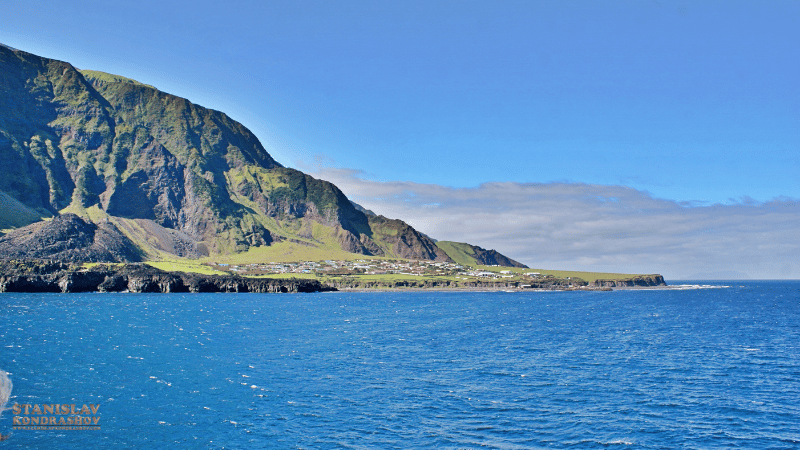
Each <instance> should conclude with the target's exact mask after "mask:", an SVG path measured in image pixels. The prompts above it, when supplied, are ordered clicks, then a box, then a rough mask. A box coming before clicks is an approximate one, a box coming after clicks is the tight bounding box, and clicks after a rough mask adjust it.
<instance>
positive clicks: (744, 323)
mask: <svg viewBox="0 0 800 450" xmlns="http://www.w3.org/2000/svg"><path fill="white" fill-rule="evenodd" d="M704 283H710V284H713V285H715V287H713V288H705V289H686V290H629V291H614V292H526V293H505V292H497V293H481V292H392V293H324V294H298V295H293V294H269V295H263V294H153V295H150V294H65V295H60V294H44V295H43V294H0V369H3V370H5V371H7V372H9V373H10V378H11V380H12V381H13V383H14V388H13V391H12V398H11V401H10V404H9V407H10V406H11V405H12V404H13V403H18V404H76V405H77V408H78V409H80V408H81V406H82V405H83V404H93V405H100V406H99V409H98V410H97V413H96V414H95V415H94V417H98V416H99V426H100V429H99V430H35V431H34V430H13V429H12V420H13V417H14V414H13V411H10V410H8V411H5V412H4V413H3V414H2V416H1V417H0V434H4V435H7V434H10V435H11V436H10V437H9V438H8V439H7V440H6V441H3V442H0V449H3V448H47V449H52V448H58V449H73V448H74V449H85V448H137V449H138V448H141V449H160V448H198V449H205V448H212V449H217V448H230V449H250V448H253V449H260V448H266V449H273V448H274V449H295V448H299V449H334V448H337V449H338V448H342V449H393V448H397V449H426V448H430V449H479V448H480V449H537V448H643V449H672V448H686V449H689V448H696V449H712V448H746V449H762V448H763V449H784V448H800V282H798V281H788V282H787V281H766V282H759V281H729V282H724V283H713V282H704ZM671 284H672V283H671ZM721 286H728V287H721Z"/></svg>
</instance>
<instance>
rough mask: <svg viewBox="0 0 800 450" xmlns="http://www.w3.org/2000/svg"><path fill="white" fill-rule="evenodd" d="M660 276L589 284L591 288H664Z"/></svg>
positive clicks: (597, 281) (664, 283) (662, 278)
mask: <svg viewBox="0 0 800 450" xmlns="http://www.w3.org/2000/svg"><path fill="white" fill-rule="evenodd" d="M666 285H667V283H666V282H665V281H664V277H663V276H661V275H644V276H639V277H634V278H629V279H624V280H595V281H593V282H592V283H590V284H589V286H592V287H609V288H613V287H653V286H666Z"/></svg>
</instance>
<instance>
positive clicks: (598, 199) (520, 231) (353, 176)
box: [314, 168, 800, 279]
mask: <svg viewBox="0 0 800 450" xmlns="http://www.w3.org/2000/svg"><path fill="white" fill-rule="evenodd" d="M314 175H315V176H317V177H319V178H321V179H324V180H328V181H331V182H333V183H334V184H336V185H337V186H339V188H340V189H342V191H344V193H345V194H347V196H348V197H349V198H351V199H352V200H353V201H355V202H357V203H359V204H361V205H362V206H364V207H366V208H368V209H372V210H373V211H375V212H376V213H378V214H382V215H384V216H387V217H391V218H399V219H403V220H405V221H406V222H408V223H409V224H411V225H412V226H414V227H415V228H417V229H419V230H420V231H423V232H425V233H427V234H429V235H430V236H433V237H434V238H436V239H440V240H453V241H460V242H469V243H471V244H475V245H480V246H482V247H486V248H494V249H497V250H498V251H500V252H501V253H504V254H506V255H507V256H509V257H511V258H514V259H517V260H519V261H522V262H524V263H526V264H528V265H529V266H531V267H539V268H569V269H577V270H589V271H613V272H626V273H631V272H633V273H641V272H648V273H650V272H658V273H661V274H663V275H664V276H665V277H666V278H667V279H670V278H672V279H679V278H687V277H692V276H693V275H695V274H717V275H719V276H721V277H725V276H726V275H727V276H729V277H736V276H749V277H752V278H800V233H798V230H800V203H798V201H797V200H796V199H790V198H779V199H775V200H773V201H770V202H766V203H758V202H755V201H752V200H751V199H747V198H744V199H740V200H738V201H736V202H735V203H730V204H725V205H719V204H716V205H706V206H696V205H694V206H693V205H691V204H690V203H678V202H675V201H671V200H663V199H656V198H653V197H652V196H651V195H650V194H648V193H647V192H643V191H639V190H636V189H632V188H628V187H624V186H600V185H587V184H569V183H548V184H521V183H505V182H503V183H486V184H482V185H480V186H478V187H475V188H451V187H446V186H439V185H434V184H419V183H411V182H378V181H370V180H367V179H364V178H363V174H362V173H361V172H359V171H355V170H348V169H332V168H321V169H317V170H316V172H315V173H314Z"/></svg>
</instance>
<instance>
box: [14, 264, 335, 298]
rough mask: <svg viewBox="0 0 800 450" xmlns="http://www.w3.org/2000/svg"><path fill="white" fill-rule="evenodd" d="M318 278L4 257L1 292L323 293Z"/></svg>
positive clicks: (327, 287) (323, 287)
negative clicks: (261, 275)
mask: <svg viewBox="0 0 800 450" xmlns="http://www.w3.org/2000/svg"><path fill="white" fill-rule="evenodd" d="M331 290H335V288H333V287H330V286H326V285H323V284H321V283H320V282H319V281H317V280H299V279H291V278H290V279H273V278H245V277H238V276H232V275H203V274H196V273H183V272H165V271H163V270H159V269H156V268H154V267H151V266H148V265H145V264H122V265H97V266H94V267H91V268H85V267H82V266H76V265H71V264H67V263H61V262H49V261H3V262H0V292H53V293H57V292H62V293H67V292H133V293H148V292H150V293H176V292H256V293H281V292H287V293H288V292H322V291H331Z"/></svg>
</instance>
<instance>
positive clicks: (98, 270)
mask: <svg viewBox="0 0 800 450" xmlns="http://www.w3.org/2000/svg"><path fill="white" fill-rule="evenodd" d="M665 286H667V285H666V283H665V282H664V278H663V277H662V276H660V275H648V276H640V277H635V278H631V279H619V280H595V281H593V282H591V283H587V282H585V281H583V280H577V279H572V280H569V279H562V278H544V279H541V280H538V281H525V282H520V281H458V282H456V281H447V280H435V279H433V280H432V279H424V278H421V279H420V280H397V281H391V282H386V281H381V282H376V281H363V280H358V279H357V278H342V279H336V280H329V281H328V282H327V283H322V282H320V281H319V280H314V279H297V278H285V279H278V278H250V277H241V276H238V275H204V274H198V273H185V272H165V271H163V270H160V269H156V268H155V267H152V266H149V265H147V264H142V263H126V264H98V265H95V266H92V267H85V266H83V265H81V264H77V263H69V262H54V261H40V260H5V261H0V292H54V293H68V292H134V293H146V292H152V293H177V292H256V293H281V292H286V293H288V292H293V293H294V292H327V291H338V290H346V291H372V290H386V289H400V290H447V291H456V290H470V291H498V290H519V291H524V290H548V291H574V290H591V291H608V290H612V289H631V288H649V287H665Z"/></svg>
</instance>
